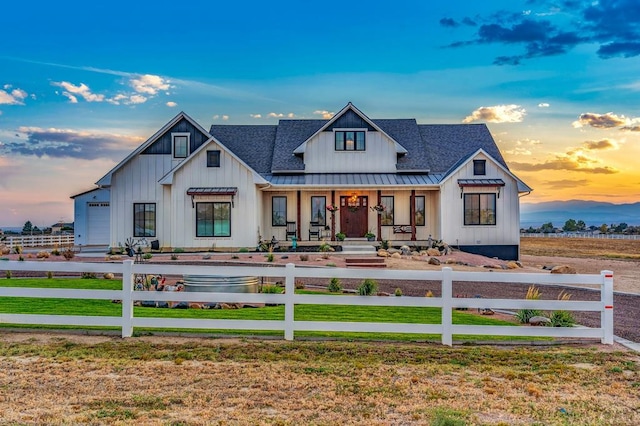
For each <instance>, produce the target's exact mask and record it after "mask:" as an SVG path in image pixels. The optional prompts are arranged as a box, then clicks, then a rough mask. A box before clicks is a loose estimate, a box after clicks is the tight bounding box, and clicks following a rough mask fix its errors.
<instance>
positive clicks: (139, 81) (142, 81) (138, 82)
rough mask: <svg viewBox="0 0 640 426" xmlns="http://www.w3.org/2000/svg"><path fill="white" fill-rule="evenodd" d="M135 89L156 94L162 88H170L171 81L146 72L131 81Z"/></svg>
mask: <svg viewBox="0 0 640 426" xmlns="http://www.w3.org/2000/svg"><path fill="white" fill-rule="evenodd" d="M129 84H130V85H131V87H133V90H135V91H136V92H138V93H145V94H147V95H156V94H158V91H160V90H169V87H170V86H169V81H168V80H165V79H164V78H162V77H160V76H159V75H153V74H144V75H140V76H137V77H134V78H132V79H131V80H130V81H129Z"/></svg>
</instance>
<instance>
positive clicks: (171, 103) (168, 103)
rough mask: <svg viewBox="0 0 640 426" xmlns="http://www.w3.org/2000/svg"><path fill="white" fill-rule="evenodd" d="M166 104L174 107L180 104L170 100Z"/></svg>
mask: <svg viewBox="0 0 640 426" xmlns="http://www.w3.org/2000/svg"><path fill="white" fill-rule="evenodd" d="M165 105H166V106H168V107H169V108H174V107H177V106H178V104H177V103H175V102H173V101H169V102H167V103H166V104H165Z"/></svg>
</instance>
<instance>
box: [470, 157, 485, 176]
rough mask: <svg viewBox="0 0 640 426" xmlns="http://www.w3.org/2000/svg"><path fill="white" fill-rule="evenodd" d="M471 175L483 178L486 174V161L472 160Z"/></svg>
mask: <svg viewBox="0 0 640 426" xmlns="http://www.w3.org/2000/svg"><path fill="white" fill-rule="evenodd" d="M473 174H474V175H475V176H484V175H486V174H487V160H473Z"/></svg>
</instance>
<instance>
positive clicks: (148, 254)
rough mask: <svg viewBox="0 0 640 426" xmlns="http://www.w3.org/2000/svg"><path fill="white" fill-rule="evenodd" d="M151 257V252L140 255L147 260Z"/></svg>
mask: <svg viewBox="0 0 640 426" xmlns="http://www.w3.org/2000/svg"><path fill="white" fill-rule="evenodd" d="M152 257H153V255H152V254H151V253H145V254H143V255H142V258H143V259H145V260H149V259H151V258H152Z"/></svg>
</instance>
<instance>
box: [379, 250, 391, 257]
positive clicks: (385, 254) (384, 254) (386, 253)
mask: <svg viewBox="0 0 640 426" xmlns="http://www.w3.org/2000/svg"><path fill="white" fill-rule="evenodd" d="M378 256H380V257H389V252H388V251H386V250H385V249H380V250H378Z"/></svg>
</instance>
